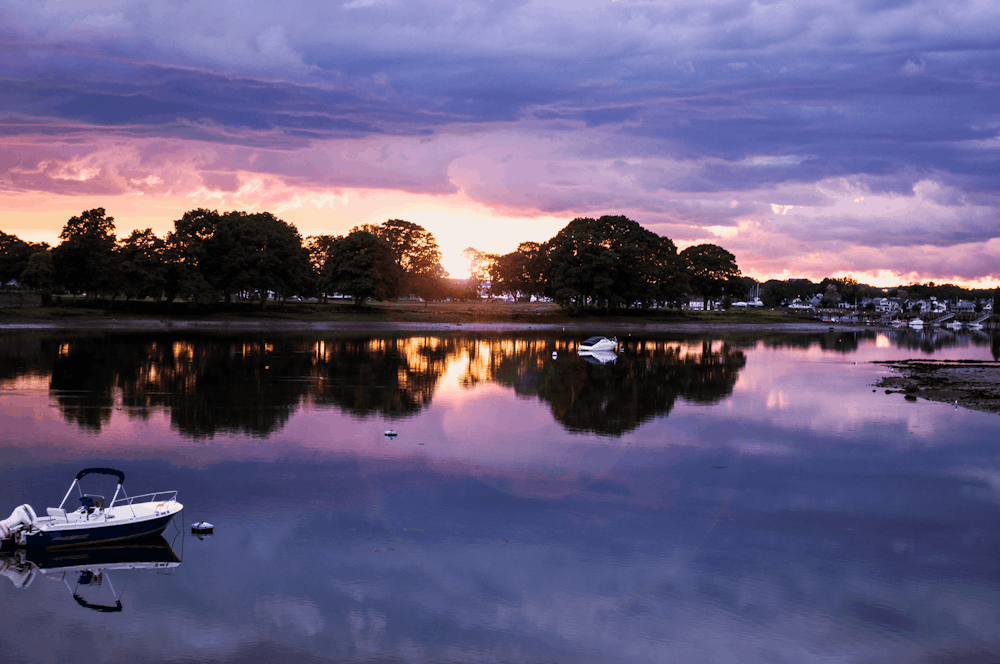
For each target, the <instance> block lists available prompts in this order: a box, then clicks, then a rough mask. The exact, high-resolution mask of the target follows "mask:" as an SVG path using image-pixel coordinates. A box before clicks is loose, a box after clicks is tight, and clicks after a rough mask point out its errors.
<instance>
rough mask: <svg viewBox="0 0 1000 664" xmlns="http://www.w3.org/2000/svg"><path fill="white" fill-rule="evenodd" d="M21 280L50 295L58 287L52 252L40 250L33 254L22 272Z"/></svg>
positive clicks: (30, 286) (45, 294)
mask: <svg viewBox="0 0 1000 664" xmlns="http://www.w3.org/2000/svg"><path fill="white" fill-rule="evenodd" d="M20 281H21V283H22V284H24V285H25V286H27V287H28V288H34V289H35V290H38V291H41V293H42V294H43V296H46V297H47V296H48V295H50V294H51V293H52V292H53V291H54V290H55V288H56V271H55V268H54V267H53V265H52V252H51V251H39V252H36V253H34V254H31V258H29V259H28V265H27V267H25V268H24V271H23V272H21V276H20Z"/></svg>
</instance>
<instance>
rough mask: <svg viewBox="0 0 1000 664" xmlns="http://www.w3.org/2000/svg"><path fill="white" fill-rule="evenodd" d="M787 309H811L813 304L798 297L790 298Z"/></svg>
mask: <svg viewBox="0 0 1000 664" xmlns="http://www.w3.org/2000/svg"><path fill="white" fill-rule="evenodd" d="M788 308H789V309H812V308H813V305H812V304H810V303H809V302H803V301H802V300H800V299H799V298H795V299H794V300H792V303H791V304H789V305H788Z"/></svg>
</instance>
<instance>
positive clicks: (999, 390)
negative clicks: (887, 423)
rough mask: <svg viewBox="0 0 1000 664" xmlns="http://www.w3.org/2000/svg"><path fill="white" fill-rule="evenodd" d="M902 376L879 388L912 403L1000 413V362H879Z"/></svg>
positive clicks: (885, 380)
mask: <svg viewBox="0 0 1000 664" xmlns="http://www.w3.org/2000/svg"><path fill="white" fill-rule="evenodd" d="M876 364H881V365H883V366H887V367H890V368H891V369H893V370H895V371H897V372H899V373H898V375H893V376H886V377H884V378H882V379H881V380H880V381H879V382H878V383H876V387H883V388H886V390H885V391H886V394H892V393H903V394H905V395H906V398H908V399H917V398H921V399H927V400H929V401H939V402H942V403H954V404H957V405H959V406H962V407H964V408H969V409H971V410H979V411H983V412H986V413H1000V362H988V361H975V360H901V361H893V362H876Z"/></svg>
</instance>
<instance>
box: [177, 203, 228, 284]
mask: <svg viewBox="0 0 1000 664" xmlns="http://www.w3.org/2000/svg"><path fill="white" fill-rule="evenodd" d="M221 218H222V216H221V215H220V214H219V213H218V211H216V210H207V209H205V208H198V209H196V210H190V211H188V212H185V213H184V216H182V217H181V218H180V219H177V220H175V221H174V230H173V231H172V232H171V233H168V234H167V238H166V243H165V247H164V250H163V256H164V262H165V263H166V266H167V269H166V275H165V280H166V281H165V285H164V291H165V294H166V296H167V302H173V300H174V298H175V297H177V296H178V295H180V296H182V297H192V298H194V299H195V300H199V301H209V302H214V301H215V300H217V299H218V294H217V293H216V291H215V288H214V287H213V286H212V283H211V280H210V279H209V274H208V273H207V270H206V266H205V261H206V259H207V256H208V254H207V249H206V247H205V243H206V242H208V240H209V239H210V238H211V237H212V235H213V234H214V233H215V228H216V226H218V224H219V220H220V219H221Z"/></svg>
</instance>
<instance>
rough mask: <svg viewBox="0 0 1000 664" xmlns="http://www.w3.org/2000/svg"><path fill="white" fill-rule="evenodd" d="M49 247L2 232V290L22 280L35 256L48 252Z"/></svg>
mask: <svg viewBox="0 0 1000 664" xmlns="http://www.w3.org/2000/svg"><path fill="white" fill-rule="evenodd" d="M48 248H49V245H48V244H46V243H44V242H40V243H37V244H36V243H34V242H25V241H24V240H22V239H21V238H19V237H17V236H16V235H9V234H7V233H4V232H3V231H0V288H3V287H6V285H7V283H8V282H10V281H12V280H17V279H19V278H20V276H21V273H22V272H24V270H25V268H27V267H28V261H29V260H31V257H32V256H33V255H34V254H37V253H40V252H44V251H47V250H48Z"/></svg>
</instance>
